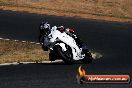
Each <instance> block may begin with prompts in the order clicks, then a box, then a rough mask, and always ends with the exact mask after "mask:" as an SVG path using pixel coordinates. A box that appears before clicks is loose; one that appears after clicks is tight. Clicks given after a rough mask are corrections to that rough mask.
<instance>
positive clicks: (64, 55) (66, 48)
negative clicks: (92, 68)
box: [42, 26, 93, 64]
mask: <svg viewBox="0 0 132 88" xmlns="http://www.w3.org/2000/svg"><path fill="white" fill-rule="evenodd" d="M45 32H47V33H45V35H43V39H42V40H43V41H42V42H43V43H42V46H43V49H44V50H45V48H46V49H47V48H48V49H49V50H50V53H49V59H50V60H51V61H55V60H57V59H62V60H63V61H64V62H65V63H67V64H72V63H73V62H74V61H82V62H83V63H91V62H92V60H93V58H92V55H91V53H90V52H89V50H88V48H87V46H86V45H85V44H84V43H83V44H82V45H81V46H79V45H80V44H78V43H77V36H76V35H75V34H74V37H73V36H70V35H68V34H67V33H65V32H64V31H60V30H59V29H58V28H57V27H56V26H54V27H52V29H51V30H50V32H49V31H45Z"/></svg>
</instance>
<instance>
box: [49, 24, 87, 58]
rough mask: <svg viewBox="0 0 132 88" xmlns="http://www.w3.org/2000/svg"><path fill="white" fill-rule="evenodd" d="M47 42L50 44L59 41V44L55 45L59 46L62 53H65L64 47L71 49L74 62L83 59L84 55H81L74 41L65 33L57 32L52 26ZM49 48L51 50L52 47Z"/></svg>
mask: <svg viewBox="0 0 132 88" xmlns="http://www.w3.org/2000/svg"><path fill="white" fill-rule="evenodd" d="M48 38H49V42H50V43H51V44H52V43H54V42H56V41H58V40H60V41H61V43H57V44H56V45H60V46H61V47H62V50H63V51H66V49H67V48H66V45H65V44H67V45H68V46H70V47H71V49H72V54H73V59H74V60H80V59H83V58H84V57H85V54H82V53H81V52H82V49H80V48H79V47H78V46H77V44H76V41H75V40H74V39H73V38H72V37H71V36H69V35H67V34H66V33H65V32H63V33H61V32H60V31H59V30H57V27H56V26H54V27H52V29H51V33H50V34H49V35H48ZM50 48H53V47H52V46H51V47H50Z"/></svg>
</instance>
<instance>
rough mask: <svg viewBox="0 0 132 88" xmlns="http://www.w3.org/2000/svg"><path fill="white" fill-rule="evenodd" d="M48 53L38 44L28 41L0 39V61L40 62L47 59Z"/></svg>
mask: <svg viewBox="0 0 132 88" xmlns="http://www.w3.org/2000/svg"><path fill="white" fill-rule="evenodd" d="M48 53H49V52H46V51H43V50H42V48H41V46H40V45H36V44H31V43H29V42H25V43H22V42H20V41H19V42H15V41H13V40H10V41H7V40H0V63H11V62H26V61H31V62H35V61H38V62H41V61H44V60H48Z"/></svg>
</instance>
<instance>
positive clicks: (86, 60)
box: [82, 52, 93, 64]
mask: <svg viewBox="0 0 132 88" xmlns="http://www.w3.org/2000/svg"><path fill="white" fill-rule="evenodd" d="M92 61H93V58H92V55H91V53H90V52H87V53H85V57H84V59H82V62H83V63H85V64H87V63H91V62H92Z"/></svg>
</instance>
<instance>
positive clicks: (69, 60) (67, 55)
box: [56, 45, 73, 64]
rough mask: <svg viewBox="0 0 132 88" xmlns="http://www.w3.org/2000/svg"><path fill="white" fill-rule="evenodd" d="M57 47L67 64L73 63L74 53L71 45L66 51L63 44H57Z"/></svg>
mask: <svg viewBox="0 0 132 88" xmlns="http://www.w3.org/2000/svg"><path fill="white" fill-rule="evenodd" d="M56 49H57V50H58V53H59V55H60V56H61V58H62V60H63V61H64V62H65V63H66V64H72V63H73V55H72V51H71V48H70V47H68V48H67V50H66V51H63V50H62V48H61V46H59V45H57V46H56Z"/></svg>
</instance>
